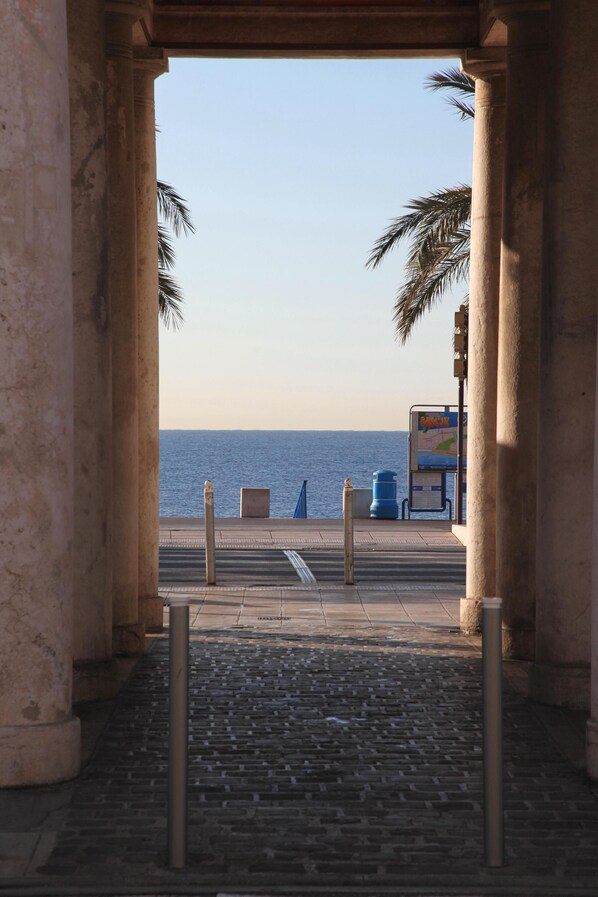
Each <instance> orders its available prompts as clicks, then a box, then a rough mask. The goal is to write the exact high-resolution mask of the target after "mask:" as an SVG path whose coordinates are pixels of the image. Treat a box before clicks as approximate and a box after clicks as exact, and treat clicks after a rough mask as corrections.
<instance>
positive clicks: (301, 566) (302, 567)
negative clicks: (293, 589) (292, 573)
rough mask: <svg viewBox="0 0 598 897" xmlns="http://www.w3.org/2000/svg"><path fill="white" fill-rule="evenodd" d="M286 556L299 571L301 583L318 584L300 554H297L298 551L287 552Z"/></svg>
mask: <svg viewBox="0 0 598 897" xmlns="http://www.w3.org/2000/svg"><path fill="white" fill-rule="evenodd" d="M285 554H286V556H287V557H288V559H289V561H290V562H291V564H292V565H293V567H294V568H295V570H296V571H297V575H298V577H299V579H300V580H301V582H305V583H311V584H312V585H313V584H314V583H316V582H317V579H316V577H315V576H314V575H313V573H312V572H311V570H310V569H309V567H308V566H307V564H306V563H305V561H304V560H303V558H302V557H301V555H300V554H297V552H296V551H285Z"/></svg>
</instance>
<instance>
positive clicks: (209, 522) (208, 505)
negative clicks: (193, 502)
mask: <svg viewBox="0 0 598 897" xmlns="http://www.w3.org/2000/svg"><path fill="white" fill-rule="evenodd" d="M203 507H204V521H205V529H206V583H207V584H208V585H209V586H215V585H216V535H215V532H214V490H213V488H212V483H211V481H210V480H206V482H205V486H204V490H203Z"/></svg>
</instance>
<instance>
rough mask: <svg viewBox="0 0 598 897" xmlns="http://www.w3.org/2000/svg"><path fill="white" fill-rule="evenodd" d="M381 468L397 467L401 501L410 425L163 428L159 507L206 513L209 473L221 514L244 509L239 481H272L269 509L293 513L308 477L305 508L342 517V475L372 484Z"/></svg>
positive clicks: (168, 513)
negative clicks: (402, 428)
mask: <svg viewBox="0 0 598 897" xmlns="http://www.w3.org/2000/svg"><path fill="white" fill-rule="evenodd" d="M382 469H389V470H394V471H396V473H397V484H398V485H397V495H398V499H399V508H400V502H401V501H402V499H403V498H405V497H406V496H407V488H408V459H407V433H406V432H388V431H381V432H361V431H350V430H338V431H327V430H319V431H318V430H161V431H160V514H161V515H162V516H164V517H202V516H203V484H204V482H205V480H212V483H213V485H214V497H215V511H216V516H217V517H238V516H239V490H240V489H241V487H242V486H253V487H269V489H270V516H271V517H292V516H293V511H294V510H295V504H296V501H297V496H298V495H299V490H300V488H301V484H302V483H303V480H307V516H308V517H321V518H322V517H323V518H339V517H341V516H342V512H341V501H342V488H343V482H344V480H345V479H346V478H347V477H350V479H351V480H352V482H353V485H354V486H370V487H371V485H372V474H373V472H374V471H375V470H382ZM447 479H448V484H447V485H448V486H449V490H448V493H449V495H450V496H451V497H452V481H453V477H452V476H449V477H447ZM418 516H420V517H421V516H422V515H418ZM430 516H435V515H430ZM443 516H444V515H443Z"/></svg>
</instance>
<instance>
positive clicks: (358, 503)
mask: <svg viewBox="0 0 598 897" xmlns="http://www.w3.org/2000/svg"><path fill="white" fill-rule="evenodd" d="M371 503H372V489H371V488H369V489H360V488H357V489H356V488H354V489H353V517H354V518H358V519H360V520H361V519H364V518H366V517H367V518H369V516H370V505H371Z"/></svg>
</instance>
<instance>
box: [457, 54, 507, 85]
mask: <svg viewBox="0 0 598 897" xmlns="http://www.w3.org/2000/svg"><path fill="white" fill-rule="evenodd" d="M461 68H462V70H463V71H464V72H465V73H466V74H467V75H470V76H471V77H472V78H476V79H477V78H479V79H480V80H481V81H488V80H489V79H490V78H498V77H500V76H504V74H505V72H506V70H507V51H506V48H505V47H475V48H473V49H471V50H466V51H465V53H464V54H463V56H462V57H461Z"/></svg>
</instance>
